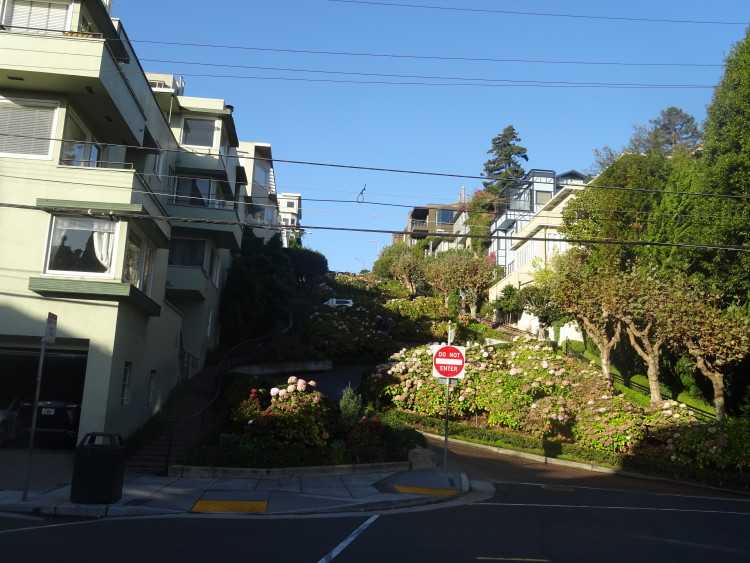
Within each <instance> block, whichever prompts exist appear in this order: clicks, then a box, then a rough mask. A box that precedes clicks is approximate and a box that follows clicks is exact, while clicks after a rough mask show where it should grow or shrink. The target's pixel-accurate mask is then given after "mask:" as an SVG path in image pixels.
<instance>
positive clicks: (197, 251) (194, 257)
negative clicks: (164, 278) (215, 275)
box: [169, 238, 206, 268]
mask: <svg viewBox="0 0 750 563" xmlns="http://www.w3.org/2000/svg"><path fill="white" fill-rule="evenodd" d="M205 263H206V241H205V240H202V239H189V238H173V239H172V240H171V242H170V243H169V264H170V265H171V266H198V267H201V268H202V267H203V266H204V265H205Z"/></svg>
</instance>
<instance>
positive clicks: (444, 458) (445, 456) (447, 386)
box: [443, 377, 451, 473]
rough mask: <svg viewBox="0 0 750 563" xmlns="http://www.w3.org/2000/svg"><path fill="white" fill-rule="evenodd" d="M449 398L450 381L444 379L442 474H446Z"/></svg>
mask: <svg viewBox="0 0 750 563" xmlns="http://www.w3.org/2000/svg"><path fill="white" fill-rule="evenodd" d="M450 397H451V380H450V378H447V377H446V378H445V448H444V450H443V473H448V403H449V402H450Z"/></svg>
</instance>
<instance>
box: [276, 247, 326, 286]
mask: <svg viewBox="0 0 750 563" xmlns="http://www.w3.org/2000/svg"><path fill="white" fill-rule="evenodd" d="M286 255H287V256H288V257H289V260H290V262H291V265H292V269H293V270H294V275H295V277H296V279H297V291H298V293H300V294H302V295H307V294H309V293H310V290H311V289H312V287H313V284H314V283H315V280H316V279H317V278H319V277H320V276H322V275H324V274H326V273H327V272H328V260H327V259H326V257H325V256H324V255H323V254H322V253H320V252H318V251H317V250H310V249H309V248H302V247H301V246H299V247H289V248H287V249H286Z"/></svg>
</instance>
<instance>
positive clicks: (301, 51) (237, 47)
mask: <svg viewBox="0 0 750 563" xmlns="http://www.w3.org/2000/svg"><path fill="white" fill-rule="evenodd" d="M130 42H131V43H146V44H153V45H174V46H176V47H201V48H203V47H205V48H208V49H228V50H241V51H260V52H269V53H291V54H300V55H326V56H340V57H373V58H389V59H417V60H433V61H460V62H480V63H481V62H487V63H524V64H561V65H613V66H636V67H638V66H645V67H649V66H656V67H662V66H666V67H719V68H721V67H723V66H724V65H723V64H708V63H706V64H701V63H635V62H616V61H555V60H548V59H501V58H496V57H458V56H442V55H412V54H399V53H363V52H355V51H316V50H311V49H283V48H277V47H255V46H249V45H222V44H216V43H186V42H179V41H156V40H150V39H131V40H130ZM141 60H147V59H141Z"/></svg>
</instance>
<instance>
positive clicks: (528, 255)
mask: <svg viewBox="0 0 750 563" xmlns="http://www.w3.org/2000/svg"><path fill="white" fill-rule="evenodd" d="M588 179H589V178H588V176H587V175H585V174H582V173H580V172H578V171H576V170H570V171H568V172H565V173H564V174H555V172H554V171H552V170H530V171H529V172H528V173H527V174H526V175H525V176H524V178H523V179H522V180H521V181H520V182H518V183H517V184H516V185H515V186H513V187H511V188H510V190H509V197H508V207H507V208H506V209H504V210H503V211H502V212H501V213H500V214H499V215H498V216H497V217H496V218H495V220H494V221H493V223H492V227H491V229H492V236H493V240H492V246H491V247H490V252H494V256H495V259H496V262H497V264H498V265H499V266H502V267H503V268H504V276H503V277H502V278H501V279H499V280H498V281H497V282H496V283H495V284H494V285H493V286H492V287H491V288H490V290H489V299H490V301H495V300H496V299H499V297H500V295H501V294H502V290H503V288H504V287H505V286H507V285H512V286H514V287H516V288H519V289H520V288H521V287H523V286H524V285H527V284H529V283H532V282H533V272H534V269H535V267H536V266H537V265H542V266H543V265H546V264H547V262H548V260H549V258H551V257H552V256H553V255H554V254H558V253H561V252H565V251H566V250H567V249H568V248H569V245H568V243H567V242H565V241H564V240H563V237H562V235H561V234H560V233H559V227H560V225H561V224H562V212H563V210H564V209H565V206H566V205H567V203H568V202H569V201H570V199H571V198H572V197H574V196H575V193H576V191H577V190H580V189H581V188H583V187H584V185H585V183H586V182H587V181H588ZM526 317H528V316H526ZM519 328H522V329H523V330H527V329H529V330H532V331H533V330H535V326H534V321H533V319H528V318H526V319H522V322H521V325H519Z"/></svg>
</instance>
